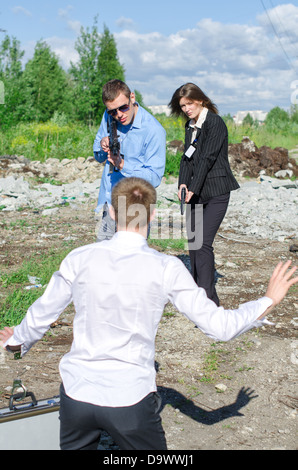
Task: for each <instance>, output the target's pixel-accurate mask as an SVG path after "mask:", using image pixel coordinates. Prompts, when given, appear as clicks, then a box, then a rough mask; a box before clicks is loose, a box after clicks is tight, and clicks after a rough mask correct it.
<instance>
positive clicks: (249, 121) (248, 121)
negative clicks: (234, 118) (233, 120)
mask: <svg viewBox="0 0 298 470" xmlns="http://www.w3.org/2000/svg"><path fill="white" fill-rule="evenodd" d="M253 123H254V120H253V117H252V116H251V114H249V113H248V114H247V115H246V116H245V118H244V119H243V121H242V125H243V126H249V127H251V126H252V125H253Z"/></svg>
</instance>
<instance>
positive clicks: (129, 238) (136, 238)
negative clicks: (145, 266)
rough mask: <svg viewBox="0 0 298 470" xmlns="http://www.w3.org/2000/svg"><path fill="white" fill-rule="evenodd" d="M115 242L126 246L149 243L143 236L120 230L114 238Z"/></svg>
mask: <svg viewBox="0 0 298 470" xmlns="http://www.w3.org/2000/svg"><path fill="white" fill-rule="evenodd" d="M113 240H115V241H117V242H120V243H124V244H125V245H134V246H136V245H145V244H146V243H147V241H146V239H145V238H144V237H143V235H140V234H139V233H136V232H129V231H125V230H120V231H119V232H116V233H115V235H114V236H113Z"/></svg>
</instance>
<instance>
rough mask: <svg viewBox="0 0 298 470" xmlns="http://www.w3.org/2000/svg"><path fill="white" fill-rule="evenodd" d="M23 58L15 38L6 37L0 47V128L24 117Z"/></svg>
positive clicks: (22, 52)
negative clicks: (1, 92) (0, 92)
mask: <svg viewBox="0 0 298 470" xmlns="http://www.w3.org/2000/svg"><path fill="white" fill-rule="evenodd" d="M23 56H24V51H22V50H21V49H20V42H19V41H18V40H17V39H16V38H15V37H12V38H10V37H9V36H8V35H6V36H5V38H4V40H3V41H2V43H1V45H0V80H1V82H2V87H3V90H2V91H3V101H2V102H1V106H0V122H1V127H9V126H11V125H12V124H15V123H17V122H19V121H20V120H22V118H23V115H24V109H25V106H26V104H25V101H26V100H25V94H26V88H25V87H24V81H23V70H22V58H23Z"/></svg>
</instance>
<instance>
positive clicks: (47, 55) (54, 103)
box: [24, 41, 69, 122]
mask: <svg viewBox="0 0 298 470" xmlns="http://www.w3.org/2000/svg"><path fill="white" fill-rule="evenodd" d="M24 79H25V82H26V87H27V89H28V91H29V93H30V98H29V103H28V109H30V110H31V111H30V112H31V116H30V119H31V120H36V121H43V122H44V121H47V120H49V119H50V118H51V117H52V116H53V114H54V112H55V111H63V112H65V111H67V108H68V107H69V101H68V100H67V96H68V94H67V91H68V86H69V84H68V79H67V74H66V72H65V71H64V70H63V69H62V67H61V66H60V65H59V61H58V58H57V57H56V55H55V54H54V53H53V52H52V51H51V50H50V47H49V46H48V45H47V44H46V42H43V41H38V42H37V44H36V46H35V50H34V56H33V58H32V59H31V60H29V61H28V62H27V64H26V66H25V71H24Z"/></svg>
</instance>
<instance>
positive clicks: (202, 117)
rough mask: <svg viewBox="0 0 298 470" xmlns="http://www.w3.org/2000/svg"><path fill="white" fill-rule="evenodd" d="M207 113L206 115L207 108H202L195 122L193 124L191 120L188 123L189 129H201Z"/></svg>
mask: <svg viewBox="0 0 298 470" xmlns="http://www.w3.org/2000/svg"><path fill="white" fill-rule="evenodd" d="M207 113H208V108H203V109H202V111H201V112H200V116H199V119H198V120H197V122H194V120H193V119H192V120H191V121H190V123H189V125H190V127H198V128H199V129H201V127H202V125H203V124H204V122H205V120H206V117H207Z"/></svg>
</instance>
